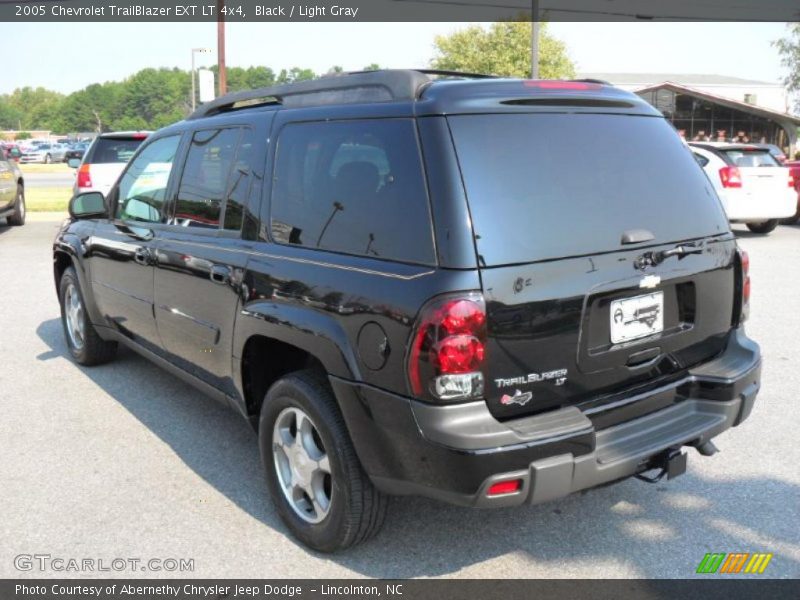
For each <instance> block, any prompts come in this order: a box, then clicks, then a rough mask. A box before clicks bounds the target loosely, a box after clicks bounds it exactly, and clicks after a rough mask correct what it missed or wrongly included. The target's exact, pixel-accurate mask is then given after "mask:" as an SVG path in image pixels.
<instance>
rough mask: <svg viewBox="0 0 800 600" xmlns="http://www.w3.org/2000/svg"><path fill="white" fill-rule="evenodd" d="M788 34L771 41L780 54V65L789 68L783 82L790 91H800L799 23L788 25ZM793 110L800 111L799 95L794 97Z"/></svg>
mask: <svg viewBox="0 0 800 600" xmlns="http://www.w3.org/2000/svg"><path fill="white" fill-rule="evenodd" d="M788 28H789V35H788V36H786V37H785V38H782V39H780V40H776V41H774V42H772V45H773V46H775V47H776V48H778V54H780V55H781V65H783V66H784V67H786V68H787V69H789V74H788V75H787V76H786V79H784V83H785V84H786V87H787V88H788V89H789V91H790V92H800V23H790V24H789V25H788ZM794 106H795V110H797V111H798V112H800V96H798V97H797V98H796V99H795V104H794Z"/></svg>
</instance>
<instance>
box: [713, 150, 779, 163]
mask: <svg viewBox="0 0 800 600" xmlns="http://www.w3.org/2000/svg"><path fill="white" fill-rule="evenodd" d="M721 152H722V153H723V154H724V155H725V156H727V157H728V158H729V159H730V160H731V161H732V162H733V164H734V165H736V166H737V167H779V166H780V165H779V164H778V161H777V160H775V157H774V156H772V155H771V154H770V153H769V151H768V150H721Z"/></svg>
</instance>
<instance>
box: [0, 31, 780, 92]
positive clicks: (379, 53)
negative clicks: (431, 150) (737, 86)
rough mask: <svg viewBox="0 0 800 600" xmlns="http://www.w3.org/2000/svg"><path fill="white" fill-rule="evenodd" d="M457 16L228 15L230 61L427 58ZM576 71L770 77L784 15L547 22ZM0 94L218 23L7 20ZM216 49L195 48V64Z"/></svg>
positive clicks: (206, 35)
mask: <svg viewBox="0 0 800 600" xmlns="http://www.w3.org/2000/svg"><path fill="white" fill-rule="evenodd" d="M464 26H465V25H464V24H462V23H401V24H396V23H394V24H388V23H229V24H228V25H227V40H228V48H227V53H228V55H227V59H228V65H229V66H242V67H246V66H250V65H264V66H269V67H272V68H273V69H274V70H275V71H278V70H280V69H281V68H291V67H294V66H298V67H307V68H311V69H313V70H315V71H317V72H325V71H327V70H328V68H329V67H331V66H333V65H340V66H342V67H344V69H345V70H357V69H361V68H362V67H364V66H366V65H368V64H370V63H373V62H376V63H379V64H380V65H382V66H384V67H419V66H427V65H428V62H429V60H430V59H431V57H432V56H433V39H434V37H435V36H436V35H437V34H443V33H450V32H452V31H455V30H457V29H460V28H462V27H464ZM549 27H550V31H551V32H552V33H553V34H554V35H556V36H557V37H558V38H560V39H561V40H563V41H564V42H565V43H566V44H567V47H568V48H569V52H570V56H571V57H572V59H573V60H574V61H575V63H576V64H577V67H578V71H579V72H604V73H609V72H612V73H615V72H629V73H630V72H636V73H642V72H647V73H709V74H718V75H729V76H734V77H742V78H746V79H757V80H762V81H770V82H777V81H779V80H781V79H782V78H783V76H784V75H785V72H784V70H783V69H782V68H781V66H780V62H779V57H778V53H777V52H776V50H775V49H774V48H773V47H772V46H771V45H770V42H771V41H773V40H775V39H777V38H779V37H782V36H784V35H785V34H786V27H785V25H784V24H782V23H645V22H635V23H551V24H550V25H549ZM0 39H2V40H3V47H4V48H5V50H6V60H5V61H4V63H3V71H2V72H3V74H2V77H0V93H7V92H10V91H12V90H13V89H15V88H17V87H22V86H34V87H35V86H44V87H46V88H50V89H54V90H57V91H59V92H64V93H68V92H72V91H75V90H78V89H81V88H83V87H85V86H87V85H89V84H91V83H96V82H103V81H109V80H119V79H123V78H125V77H126V76H128V75H131V74H132V73H135V72H136V71H138V70H139V69H142V68H145V67H162V66H164V67H174V66H177V67H181V68H184V69H188V68H189V66H190V61H191V55H190V49H191V48H192V47H202V46H207V47H209V48H216V24H214V23H190V24H184V25H176V24H170V23H165V24H124V23H91V24H90V23H85V24H74V25H64V24H59V23H33V24H31V23H25V24H14V25H11V24H9V23H5V24H3V25H2V31H0ZM215 58H216V55H215V54H208V55H205V56H204V55H198V66H202V65H203V64H211V63H213V62H215Z"/></svg>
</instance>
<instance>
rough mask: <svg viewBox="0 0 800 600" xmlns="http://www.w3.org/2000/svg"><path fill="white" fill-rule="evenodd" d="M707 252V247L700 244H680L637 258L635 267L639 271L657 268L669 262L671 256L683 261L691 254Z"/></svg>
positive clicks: (646, 253)
mask: <svg viewBox="0 0 800 600" xmlns="http://www.w3.org/2000/svg"><path fill="white" fill-rule="evenodd" d="M704 250H705V245H704V244H702V243H700V244H679V245H678V246H675V247H674V248H670V249H669V250H660V251H658V252H645V253H644V254H642V255H641V256H639V257H637V258H636V260H635V261H634V263H633V266H634V267H636V268H637V269H645V268H647V267H655V266H656V265H660V264H661V263H662V262H664V261H665V260H667V259H668V258H669V257H670V256H677V257H678V260H681V259H682V258H683V257H684V256H688V255H689V254H702V253H703V251H704Z"/></svg>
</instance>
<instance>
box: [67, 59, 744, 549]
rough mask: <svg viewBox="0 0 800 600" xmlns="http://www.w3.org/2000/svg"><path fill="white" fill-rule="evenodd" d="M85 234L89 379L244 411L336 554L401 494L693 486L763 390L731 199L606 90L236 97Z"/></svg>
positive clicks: (681, 148)
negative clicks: (136, 359) (137, 379)
mask: <svg viewBox="0 0 800 600" xmlns="http://www.w3.org/2000/svg"><path fill="white" fill-rule="evenodd" d="M448 75H449V76H448ZM70 213H71V216H72V219H71V220H70V221H68V222H67V223H65V225H64V226H63V228H62V229H61V231H60V232H59V233H58V236H57V238H56V241H55V246H54V255H53V257H54V267H55V280H56V288H57V290H58V294H59V298H60V300H61V306H62V317H63V323H64V331H65V334H66V338H67V343H68V345H69V350H70V352H71V354H72V356H73V357H74V358H75V360H76V361H77V362H79V363H81V364H85V365H93V364H97V363H101V362H105V361H107V360H109V359H110V358H112V357H113V356H114V352H115V350H116V347H117V343H123V344H124V345H126V346H129V347H131V348H133V349H134V350H136V351H137V352H140V353H141V354H143V355H145V356H146V357H148V358H150V359H152V360H153V361H154V362H156V363H157V364H159V365H161V366H163V367H164V368H166V369H168V370H169V371H172V372H173V373H175V374H176V375H179V376H181V377H183V378H185V379H186V380H188V381H190V382H191V383H193V384H195V385H196V386H197V387H199V388H200V389H201V390H203V391H205V392H207V393H208V394H209V395H211V396H214V397H216V398H218V399H219V400H220V401H222V402H223V403H225V404H229V405H230V406H232V407H233V408H234V409H235V410H237V411H239V412H240V413H241V414H242V415H243V416H244V417H246V418H247V419H249V420H250V421H251V423H252V424H253V427H254V428H255V429H256V430H257V432H258V438H259V443H260V448H261V454H262V458H263V462H264V465H265V468H266V473H267V482H268V485H269V489H270V492H271V495H272V498H273V501H274V502H275V504H276V506H277V508H278V510H279V512H280V514H281V516H282V517H283V519H284V520H285V522H286V524H287V526H288V527H289V529H290V530H291V531H292V532H293V533H294V534H295V535H296V536H297V537H298V538H300V539H301V540H302V541H303V542H305V543H306V544H308V545H309V546H311V547H313V548H316V549H319V550H323V551H333V550H336V549H340V548H345V547H347V546H350V545H352V544H354V543H357V542H360V541H362V540H364V539H366V538H368V537H369V536H371V535H372V534H374V533H375V532H376V531H377V530H378V529H379V527H380V525H381V522H382V521H383V518H384V514H385V510H386V505H387V495H402V494H418V495H422V496H427V497H431V498H438V499H441V500H444V501H447V502H452V503H454V504H460V505H465V506H476V507H500V506H511V505H519V504H524V503H539V502H544V501H547V500H552V499H554V498H559V497H562V496H565V495H567V494H569V493H571V492H575V491H576V490H582V489H585V488H590V487H593V486H597V485H600V484H604V483H608V482H612V481H616V480H620V479H623V478H626V477H630V476H639V477H642V478H648V479H654V478H657V477H660V476H661V475H664V474H665V473H666V474H668V475H669V476H670V477H673V476H675V475H679V474H680V473H682V472H683V470H684V469H685V466H686V454H685V453H684V452H683V451H682V450H681V448H682V447H684V446H692V447H695V448H696V449H697V450H698V451H699V453H700V454H702V455H711V454H713V453H714V452H715V450H716V449H715V447H714V445H713V443H712V442H711V440H712V438H714V437H715V436H717V435H719V434H720V433H721V432H722V431H724V430H726V429H728V428H729V427H732V426H736V425H738V424H739V423H741V422H742V421H743V420H744V419H746V418H747V416H748V415H749V413H750V411H751V409H752V406H753V402H754V399H755V396H756V393H757V391H758V389H759V384H760V352H759V348H758V346H757V345H756V344H755V343H754V342H752V341H751V340H749V339H748V338H747V337H746V335H745V333H744V328H743V326H742V322H743V320H744V318H745V315H746V312H747V304H748V296H749V291H750V281H749V278H748V260H747V257H746V255H745V253H744V252H741V251H740V250H738V249H737V246H736V241H735V239H734V236H733V235H732V233H731V231H730V229H729V227H728V222H727V219H726V217H725V214H724V212H723V210H722V207H721V205H720V202H719V200H718V198H717V197H716V195H715V193H714V189H713V188H712V186H711V184H710V183H709V181H708V180H707V179H706V177H705V175H704V174H703V171H702V170H701V169H700V167H699V166H698V165H697V163H696V162H695V161H694V159H693V158H692V154H691V152H690V150H689V149H688V148H687V147H686V145H685V144H683V143H682V142H681V140H680V139H679V137H678V135H677V134H676V132H675V131H674V129H673V128H672V127H671V125H670V124H669V123H667V122H666V121H665V120H664V118H663V117H662V115H661V114H660V113H658V112H657V111H656V110H654V109H653V108H652V107H651V106H649V105H648V104H646V103H645V102H644V101H642V100H641V99H640V98H638V97H637V96H635V95H633V94H630V93H627V92H623V91H621V90H618V89H615V88H613V87H611V86H609V85H606V84H603V83H602V82H596V81H539V80H537V81H524V80H515V79H495V78H480V77H478V76H471V77H467V76H461V77H459V76H454V75H453V74H447V73H432V72H422V71H400V70H398V71H375V72H366V73H354V74H346V75H340V76H333V77H327V78H323V79H320V80H317V81H311V82H302V83H296V84H289V85H284V86H278V87H272V88H267V89H261V90H255V91H252V92H243V93H236V94H231V95H228V96H225V97H222V98H220V99H218V100H215V101H213V102H211V103H209V104H207V105H204V106H203V107H201V108H200V109H199V110H198V111H197V112H195V113H194V114H193V115H191V116H190V117H189V118H188V119H187V120H185V121H183V122H180V123H177V124H175V125H173V126H170V127H167V128H165V129H163V130H161V131H158V132H157V133H155V134H153V135H152V136H151V137H150V138H149V139H148V140H147V141H146V142H145V143H144V144H143V145H142V146H141V148H140V149H139V150H138V152H137V153H136V155H135V156H134V157H133V158H132V160H131V162H130V163H129V165H128V166H127V168H126V170H125V171H124V173H123V174H122V176H121V177H120V179H119V180H118V181H117V183H116V184H115V185H114V186H113V188H112V189H111V191H110V193H109V195H108V197H107V198H103V196H102V195H100V194H99V193H97V192H89V193H85V194H80V195H77V196H76V197H75V198H74V199H73V200H72V202H71V205H70ZM656 470H658V472H657V473H656ZM650 471H652V472H653V476H652V477H651V476H649V475H647V474H645V473H646V472H650Z"/></svg>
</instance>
